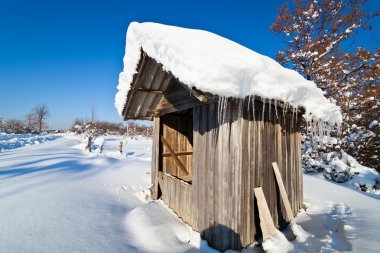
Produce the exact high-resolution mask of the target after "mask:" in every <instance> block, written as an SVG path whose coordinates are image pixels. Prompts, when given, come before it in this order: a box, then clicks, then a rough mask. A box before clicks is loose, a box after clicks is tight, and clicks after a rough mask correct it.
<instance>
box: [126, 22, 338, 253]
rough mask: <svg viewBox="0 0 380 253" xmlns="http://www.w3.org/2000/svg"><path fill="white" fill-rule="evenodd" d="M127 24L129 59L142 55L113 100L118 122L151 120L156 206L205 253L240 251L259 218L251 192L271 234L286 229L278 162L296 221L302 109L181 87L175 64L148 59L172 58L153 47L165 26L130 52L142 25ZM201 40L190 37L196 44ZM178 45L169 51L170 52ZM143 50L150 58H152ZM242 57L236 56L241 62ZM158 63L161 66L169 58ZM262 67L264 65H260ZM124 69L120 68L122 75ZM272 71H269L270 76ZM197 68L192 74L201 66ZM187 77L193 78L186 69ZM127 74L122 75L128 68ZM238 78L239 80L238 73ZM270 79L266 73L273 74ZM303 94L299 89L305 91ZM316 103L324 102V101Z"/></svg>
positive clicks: (252, 235)
mask: <svg viewBox="0 0 380 253" xmlns="http://www.w3.org/2000/svg"><path fill="white" fill-rule="evenodd" d="M132 25H133V26H134V27H133V29H134V31H133V33H132V32H131V33H130V34H129V35H128V34H127V53H126V55H127V54H128V50H130V51H131V50H132V49H131V48H133V50H135V51H136V50H137V49H138V50H139V52H138V53H139V55H138V56H136V52H133V53H134V54H133V55H132V57H130V58H131V59H138V64H136V65H137V67H136V69H135V72H134V73H133V74H131V73H127V74H129V75H130V76H131V78H130V80H129V79H128V77H123V76H122V75H121V78H124V79H125V80H127V81H126V83H128V84H129V86H130V87H128V88H129V89H128V91H127V93H125V94H124V95H123V94H121V95H122V96H119V98H121V99H122V100H123V101H122V102H123V104H124V106H123V107H122V111H121V114H122V116H123V118H124V119H125V120H128V119H146V120H152V121H153V128H154V129H153V148H152V198H153V199H162V200H163V201H164V202H165V203H166V204H167V205H168V206H169V207H170V208H171V209H172V210H173V211H174V212H175V213H176V214H177V215H178V216H179V217H180V218H181V219H182V220H183V221H184V222H186V223H187V224H189V225H190V226H191V227H192V228H193V229H194V230H196V231H199V232H200V233H201V235H202V238H203V239H205V240H207V241H208V243H209V245H210V246H212V247H214V248H216V249H218V250H221V251H224V250H227V249H235V250H239V249H241V248H242V247H246V246H248V245H250V244H252V243H253V242H255V240H257V239H258V238H260V234H261V230H260V226H259V222H258V219H259V218H258V210H257V205H256V204H255V198H254V194H253V190H254V188H255V187H259V186H260V187H262V189H263V192H264V195H265V198H266V200H267V203H268V206H269V210H270V214H271V217H272V219H273V222H274V224H275V226H277V227H281V226H283V225H285V224H286V219H285V213H284V207H283V204H282V202H281V201H280V196H279V190H278V187H277V184H276V181H275V176H274V173H273V169H272V163H273V162H277V164H278V166H279V169H280V173H281V176H282V180H283V182H284V185H285V189H286V191H287V193H288V198H289V201H290V205H291V208H292V210H293V212H294V215H295V214H296V213H297V212H298V211H299V210H300V208H301V207H302V203H303V183H302V168H301V139H300V125H301V122H302V113H303V111H301V110H302V109H295V108H293V107H291V106H289V104H288V103H283V102H281V101H279V100H273V99H263V98H262V97H259V96H254V95H249V96H245V97H243V98H237V97H228V98H226V97H222V96H219V95H218V94H216V93H211V92H206V91H204V90H201V89H198V88H195V86H193V85H191V84H189V83H186V84H185V83H183V82H182V81H180V79H179V78H177V77H178V74H177V75H175V74H173V72H172V71H171V69H173V68H175V65H170V62H169V63H168V64H167V66H165V65H163V64H161V63H162V62H165V60H166V58H165V59H156V58H155V57H150V56H149V55H155V54H154V52H153V51H152V50H156V51H158V52H159V53H161V52H166V53H167V54H171V53H173V52H172V51H171V50H166V51H165V50H161V49H157V48H158V47H157V45H158V43H161V41H162V40H163V39H165V40H167V39H168V38H167V37H168V36H169V35H170V34H169V33H167V31H166V30H164V29H166V27H165V26H163V27H161V26H162V25H158V24H154V25H151V24H148V25H145V26H146V27H144V29H146V31H147V32H146V33H147V34H148V35H149V36H151V33H152V31H153V30H154V29H156V30H157V31H158V32H157V33H156V36H157V37H159V36H162V37H160V38H158V39H156V41H153V42H152V40H154V38H153V37H152V36H151V37H149V40H145V41H148V42H140V44H141V45H140V46H141V47H136V46H135V44H138V43H135V41H132V40H136V41H137V39H140V38H141V37H142V36H140V35H141V34H138V35H139V36H136V33H137V32H140V33H142V30H138V29H142V26H141V24H138V23H136V24H132ZM132 25H131V26H132ZM129 29H131V28H129ZM167 29H169V30H170V29H174V28H172V27H169V28H167ZM178 31H182V30H173V34H174V35H173V38H172V39H173V40H176V39H177V40H178V39H179V38H178V37H180V35H179V33H178ZM144 32H145V31H144ZM184 32H185V33H187V32H189V30H188V29H186V30H185V31H184ZM128 33H129V31H128ZM195 33H196V34H195ZM198 33H199V31H196V32H194V34H195V35H199V34H198ZM203 35H204V36H205V37H207V36H211V35H210V34H209V33H207V34H200V36H198V38H200V37H202V36H203ZM128 36H130V38H128ZM132 36H134V37H136V38H134V37H132ZM163 36H165V38H163ZM169 39H170V38H169ZM129 40H131V41H132V42H133V43H132V42H130V41H129ZM216 40H219V37H217V38H214V37H212V38H211V39H210V41H209V42H208V43H215V41H216ZM197 42H199V41H197ZM128 43H130V44H129V47H130V48H129V49H128ZM143 43H145V44H143ZM179 43H181V41H178V42H177V44H179ZM223 43H224V41H223ZM226 43H227V44H228V43H230V41H229V42H226ZM177 44H176V45H175V46H173V48H174V49H176V50H177ZM131 45H132V46H131ZM151 45H154V46H155V47H151ZM193 45H196V46H199V47H203V46H204V45H208V44H207V43H204V44H201V43H198V44H196V43H195V44H194V43H193V44H189V45H188V46H189V47H191V46H193ZM211 46H214V45H211ZM238 46H240V45H238ZM144 47H145V48H147V49H148V51H149V50H151V51H150V53H148V52H146V51H145V49H144ZM232 47H237V44H236V45H235V44H232V43H231V48H232ZM240 47H241V46H240ZM167 48H168V47H166V48H165V49H167ZM170 49H172V48H170ZM185 49H187V48H186V47H185ZM198 49H199V48H196V49H192V50H193V51H194V53H198V54H200V57H203V55H201V54H202V50H201V49H202V48H201V49H199V50H198ZM197 50H198V51H197ZM211 50H213V48H210V51H211ZM244 50H245V48H244ZM244 50H243V51H242V52H243V53H242V54H245V53H246V51H244ZM152 52H153V53H152ZM178 52H179V51H178V50H177V51H176V53H178ZM221 53H222V54H223V53H224V52H221ZM226 54H227V52H226ZM156 55H158V53H156ZM161 55H164V56H163V57H166V54H161ZM175 55H177V54H175ZM183 55H186V54H183ZM183 55H180V56H179V57H178V59H176V64H178V63H179V62H180V61H181V60H182V61H186V58H185V57H184V56H183ZM230 55H232V53H231V52H230ZM232 56H233V55H232ZM243 56H244V55H243ZM254 56H255V57H257V56H256V55H254ZM189 57H190V55H189ZM226 57H227V56H226ZM231 58H232V57H231V56H229V59H230V60H231ZM206 60H207V59H206ZM264 60H265V61H267V59H266V58H265V59H264ZM125 61H128V57H126V58H125ZM268 61H269V60H268ZM271 61H273V60H271ZM166 62H167V61H166ZM210 62H212V61H210ZM273 62H274V61H273ZM127 64H128V62H125V66H127ZM200 64H201V63H200ZM215 64H217V62H216V63H215ZM227 64H228V63H227ZM271 64H272V63H271V62H270V64H267V65H268V66H269V67H271ZM273 64H277V63H273ZM273 64H272V65H273ZM169 65H170V66H174V67H170V66H169ZM277 65H278V64H277ZM277 65H276V68H277ZM194 66H196V67H194V69H196V68H197V67H198V65H194ZM223 66H224V65H223ZM273 66H274V65H273ZM125 68H126V67H125ZM279 68H282V67H281V66H279ZM183 69H184V68H182V69H180V70H183ZM185 70H186V71H188V72H189V68H187V69H185ZM190 70H191V69H190ZM124 71H126V72H128V70H126V69H125V70H124ZM194 71H198V69H196V70H194ZM237 73H241V71H240V69H238V70H237ZM268 73H269V74H271V73H270V71H269V72H268ZM122 74H123V73H122ZM291 74H294V73H291ZM273 75H276V73H273ZM176 76H177V77H176ZM297 78H298V77H297ZM266 79H268V78H266ZM239 80H240V79H239ZM239 80H237V82H239ZM279 80H285V79H281V78H279ZM297 80H298V79H297ZM120 83H121V84H122V85H123V83H122V82H120ZM119 86H120V84H119ZM279 87H280V86H279ZM305 87H307V85H305ZM273 89H275V87H274V88H273ZM269 91H270V90H269ZM306 91H308V90H307V89H306V88H305V89H304V90H303V91H302V92H306ZM273 92H274V93H275V92H276V91H275V90H273ZM302 92H301V93H298V94H297V96H298V97H299V96H300V94H302ZM269 93H270V92H269ZM269 95H270V94H268V96H269ZM125 96H126V97H125ZM320 96H321V97H322V98H323V95H322V92H321V93H320ZM322 98H321V99H322ZM323 99H324V98H323ZM300 108H301V107H300ZM330 111H331V113H334V112H333V110H330Z"/></svg>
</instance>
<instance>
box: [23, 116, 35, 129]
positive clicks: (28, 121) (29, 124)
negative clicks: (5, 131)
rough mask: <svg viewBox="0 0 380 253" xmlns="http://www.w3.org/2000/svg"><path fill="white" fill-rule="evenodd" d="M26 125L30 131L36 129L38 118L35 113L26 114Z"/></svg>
mask: <svg viewBox="0 0 380 253" xmlns="http://www.w3.org/2000/svg"><path fill="white" fill-rule="evenodd" d="M25 126H26V128H27V130H28V131H30V132H31V131H33V130H35V126H36V119H35V117H34V115H33V113H28V114H26V115H25Z"/></svg>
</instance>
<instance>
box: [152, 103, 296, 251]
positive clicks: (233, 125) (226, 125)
mask: <svg viewBox="0 0 380 253" xmlns="http://www.w3.org/2000/svg"><path fill="white" fill-rule="evenodd" d="M246 103H247V101H246ZM246 103H245V104H241V105H239V103H238V102H237V101H236V100H229V102H228V103H227V106H226V110H225V111H224V112H223V113H222V114H223V117H222V118H223V119H221V117H220V115H222V114H220V113H218V106H219V104H218V103H214V104H208V105H202V106H199V107H196V108H194V111H193V128H194V133H193V147H194V148H193V149H194V151H193V152H194V153H193V166H192V174H193V175H192V177H193V180H192V185H191V184H187V183H184V182H180V180H178V179H176V178H174V177H168V176H166V177H165V175H164V174H163V173H161V172H159V170H160V167H159V166H160V165H159V164H160V162H159V158H157V157H159V154H158V153H159V145H160V144H159V141H158V140H157V137H156V136H157V134H158V133H160V131H162V129H159V130H160V131H158V130H157V129H156V121H155V130H156V131H155V137H154V141H153V145H157V147H156V148H154V147H153V153H155V154H153V157H152V159H155V162H154V163H155V165H153V160H152V170H153V171H156V172H153V171H152V178H153V177H155V176H157V177H158V175H159V174H160V175H161V179H160V181H161V183H160V185H159V186H160V187H159V188H161V192H162V195H161V198H162V199H163V200H164V201H165V202H166V203H167V204H168V205H169V206H170V207H171V208H172V209H173V210H174V211H175V212H176V213H177V214H178V216H179V217H181V218H182V219H183V220H184V221H185V222H187V223H188V224H190V225H191V226H192V227H193V228H194V229H195V230H197V231H199V232H201V233H202V236H203V238H204V239H206V240H207V241H208V243H209V244H210V246H212V247H214V248H217V249H219V250H222V251H224V250H226V249H229V248H232V249H240V248H241V247H244V246H247V245H249V244H251V243H253V242H254V240H255V237H256V236H257V233H258V227H257V226H258V225H256V224H258V223H257V217H258V215H257V213H256V212H257V211H256V210H255V207H254V196H253V188H254V187H258V186H261V187H262V188H263V191H264V194H265V197H266V200H267V202H268V206H269V208H270V211H271V215H272V218H273V221H274V223H275V224H276V225H283V224H284V217H283V215H282V214H283V212H282V210H283V207H282V206H281V203H280V202H279V201H278V200H279V196H278V194H279V193H278V190H277V189H276V184H275V177H274V173H273V169H272V167H271V164H272V162H277V163H278V166H279V168H280V171H281V175H282V178H283V181H284V184H285V188H286V191H287V192H288V195H289V199H290V203H291V206H292V209H293V211H294V214H296V213H297V212H298V210H299V209H300V208H301V206H302V203H303V195H302V189H303V186H302V171H301V147H300V144H301V143H300V133H299V125H300V121H301V120H300V117H298V119H297V120H296V118H297V117H295V115H292V113H290V112H285V113H284V112H283V109H281V108H280V107H278V112H277V113H276V111H275V107H274V106H272V107H271V110H269V109H268V104H266V108H265V110H264V113H263V106H262V105H263V104H262V102H260V101H255V105H254V108H255V110H254V111H255V114H254V116H253V112H252V106H250V109H249V110H248V109H247V108H249V107H248V106H247V104H246ZM243 108H245V109H243ZM293 116H294V117H293ZM221 120H222V121H221ZM161 166H162V165H161ZM161 169H162V168H161ZM162 175H164V176H163V177H162ZM156 181H157V179H154V178H153V186H155V184H157V183H156ZM153 188H154V187H153ZM157 191H158V192H159V191H160V190H157ZM189 194H190V196H189ZM158 197H159V196H158Z"/></svg>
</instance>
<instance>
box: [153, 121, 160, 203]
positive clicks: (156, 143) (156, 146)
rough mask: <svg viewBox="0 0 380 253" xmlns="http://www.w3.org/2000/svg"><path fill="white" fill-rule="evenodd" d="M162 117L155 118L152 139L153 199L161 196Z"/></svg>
mask: <svg viewBox="0 0 380 253" xmlns="http://www.w3.org/2000/svg"><path fill="white" fill-rule="evenodd" d="M159 153H160V118H159V117H154V118H153V139H152V163H151V176H152V199H154V200H156V199H158V198H159V197H160V196H159V185H158V171H159V166H160V161H159V159H160V154H159Z"/></svg>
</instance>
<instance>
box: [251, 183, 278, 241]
mask: <svg viewBox="0 0 380 253" xmlns="http://www.w3.org/2000/svg"><path fill="white" fill-rule="evenodd" d="M253 191H254V194H255V198H256V201H257V207H258V209H259V218H260V228H261V232H262V234H263V241H265V240H266V239H269V238H270V237H272V236H276V235H277V230H276V228H275V227H274V224H273V220H272V216H271V215H270V212H269V208H268V204H267V201H266V199H265V196H264V192H263V189H262V188H261V187H257V188H254V189H253Z"/></svg>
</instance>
